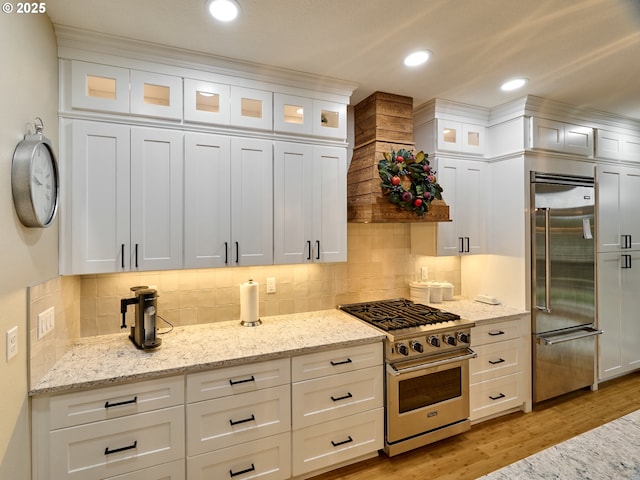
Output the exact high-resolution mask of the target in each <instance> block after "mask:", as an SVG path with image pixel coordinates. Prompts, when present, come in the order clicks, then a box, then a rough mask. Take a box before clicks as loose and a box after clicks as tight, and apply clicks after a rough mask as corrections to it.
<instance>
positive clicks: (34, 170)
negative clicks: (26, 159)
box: [29, 143, 58, 225]
mask: <svg viewBox="0 0 640 480" xmlns="http://www.w3.org/2000/svg"><path fill="white" fill-rule="evenodd" d="M29 181H30V184H31V200H32V202H33V208H34V212H35V214H36V216H37V218H38V220H39V222H40V223H41V224H42V225H48V224H49V223H50V222H51V221H52V220H53V216H54V214H55V211H56V201H57V193H58V184H57V175H56V167H55V164H54V159H53V157H52V155H51V152H50V151H49V149H48V148H47V147H46V145H44V144H42V143H39V144H38V145H37V146H36V148H35V150H34V153H33V162H32V164H31V178H30V179H29Z"/></svg>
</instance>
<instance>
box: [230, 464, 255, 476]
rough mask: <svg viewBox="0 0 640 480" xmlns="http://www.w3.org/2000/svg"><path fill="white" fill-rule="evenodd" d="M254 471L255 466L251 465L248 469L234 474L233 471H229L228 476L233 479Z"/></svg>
mask: <svg viewBox="0 0 640 480" xmlns="http://www.w3.org/2000/svg"><path fill="white" fill-rule="evenodd" d="M255 469H256V467H255V465H254V464H253V463H252V464H251V466H250V467H249V468H246V469H244V470H240V471H239V472H234V471H233V470H229V476H230V477H231V478H233V477H237V476H238V475H242V474H243V473H249V472H253V471H254V470H255Z"/></svg>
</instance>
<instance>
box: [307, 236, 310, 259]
mask: <svg viewBox="0 0 640 480" xmlns="http://www.w3.org/2000/svg"><path fill="white" fill-rule="evenodd" d="M307 248H308V249H309V250H308V252H307V260H311V240H307Z"/></svg>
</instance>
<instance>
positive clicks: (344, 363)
mask: <svg viewBox="0 0 640 480" xmlns="http://www.w3.org/2000/svg"><path fill="white" fill-rule="evenodd" d="M329 363H331V365H332V366H333V367H335V366H336V365H346V364H347V363H353V360H351V359H350V358H347V359H346V360H342V361H340V362H334V361H333V360H331V362H329Z"/></svg>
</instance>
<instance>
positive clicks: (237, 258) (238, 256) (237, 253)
mask: <svg viewBox="0 0 640 480" xmlns="http://www.w3.org/2000/svg"><path fill="white" fill-rule="evenodd" d="M239 260H240V244H239V243H238V242H236V263H239Z"/></svg>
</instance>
